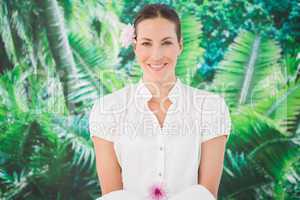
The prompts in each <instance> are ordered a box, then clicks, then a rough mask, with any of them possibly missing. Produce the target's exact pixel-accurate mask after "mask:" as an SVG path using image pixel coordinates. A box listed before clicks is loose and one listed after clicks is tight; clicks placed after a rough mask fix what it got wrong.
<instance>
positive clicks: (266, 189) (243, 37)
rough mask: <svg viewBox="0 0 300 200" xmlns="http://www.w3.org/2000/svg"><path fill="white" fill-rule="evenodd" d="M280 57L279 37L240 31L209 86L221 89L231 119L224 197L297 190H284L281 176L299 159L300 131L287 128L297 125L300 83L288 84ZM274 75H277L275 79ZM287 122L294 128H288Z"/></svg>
mask: <svg viewBox="0 0 300 200" xmlns="http://www.w3.org/2000/svg"><path fill="white" fill-rule="evenodd" d="M279 59H280V48H279V47H278V45H277V44H276V43H275V42H273V41H271V40H268V39H267V38H261V36H260V35H259V34H256V35H255V34H252V33H250V32H246V31H242V32H241V33H240V34H239V35H238V37H237V38H236V39H235V42H234V43H233V44H231V45H230V47H229V49H228V52H227V53H226V54H225V58H224V60H223V61H222V62H221V63H220V68H219V69H218V71H217V73H216V75H215V78H214V80H213V83H212V85H211V86H210V89H211V90H212V91H217V92H223V94H222V95H223V96H224V97H225V98H226V100H227V102H228V104H229V105H230V107H231V116H232V121H233V126H232V127H233V128H232V133H231V136H230V139H229V142H228V150H227V152H226V159H225V167H224V174H223V178H222V184H221V185H222V186H223V187H221V196H222V197H224V198H225V199H227V198H228V199H265V198H275V199H284V198H286V197H288V195H290V196H291V195H293V194H288V193H287V191H285V189H284V187H283V182H286V181H287V180H288V179H287V178H288V177H295V174H293V172H295V166H294V165H295V164H296V163H299V157H298V156H297V155H299V151H300V145H299V141H298V140H299V136H297V135H296V133H295V132H294V133H292V132H289V130H292V131H294V130H295V126H299V122H298V120H295V116H297V115H298V113H299V112H300V104H299V102H300V101H299V99H300V96H299V94H300V93H299V83H294V84H291V85H290V86H287V87H286V86H285V85H286V80H284V76H283V74H282V71H281V69H280V64H279ZM274 75H276V78H277V79H272V77H274ZM270 77H271V78H270ZM266 81H269V82H267V83H265V82H266ZM265 85H267V87H265ZM270 85H273V87H270ZM266 89H268V90H269V91H268V90H266ZM264 95H267V98H266V97H265V96H264ZM235 102H238V103H235ZM286 105H289V106H287V107H286ZM285 113H286V114H285ZM285 124H289V125H292V126H293V127H294V128H291V129H286V128H285V126H284V125H285ZM297 141H298V142H297ZM294 192H295V191H294Z"/></svg>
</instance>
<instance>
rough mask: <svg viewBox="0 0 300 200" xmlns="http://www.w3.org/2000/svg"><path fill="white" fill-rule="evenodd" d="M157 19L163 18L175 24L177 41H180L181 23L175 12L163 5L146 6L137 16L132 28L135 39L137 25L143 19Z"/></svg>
mask: <svg viewBox="0 0 300 200" xmlns="http://www.w3.org/2000/svg"><path fill="white" fill-rule="evenodd" d="M157 17H162V18H165V19H167V20H169V21H171V22H173V23H174V24H175V31H176V35H177V40H178V42H180V39H181V22H180V19H179V17H178V14H177V13H176V11H175V10H174V9H172V8H170V7H169V6H167V5H165V4H147V5H145V6H144V7H143V8H142V9H141V10H140V11H139V12H138V14H137V16H136V18H135V20H134V23H133V26H134V35H135V39H137V38H136V37H137V25H138V23H139V22H141V21H143V20H145V19H154V18H157Z"/></svg>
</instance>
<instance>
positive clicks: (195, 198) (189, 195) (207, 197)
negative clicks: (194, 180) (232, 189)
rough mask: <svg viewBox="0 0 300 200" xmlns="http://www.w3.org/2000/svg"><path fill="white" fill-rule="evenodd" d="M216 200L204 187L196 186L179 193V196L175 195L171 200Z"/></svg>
mask: <svg viewBox="0 0 300 200" xmlns="http://www.w3.org/2000/svg"><path fill="white" fill-rule="evenodd" d="M186 199H189V200H200V199H201V200H216V198H215V197H214V196H213V194H212V193H211V192H210V191H209V190H208V189H207V188H205V187H204V186H203V185H200V184H196V185H192V186H190V187H188V188H186V189H184V190H183V191H181V192H179V193H178V194H175V196H173V197H172V198H170V199H169V200H186Z"/></svg>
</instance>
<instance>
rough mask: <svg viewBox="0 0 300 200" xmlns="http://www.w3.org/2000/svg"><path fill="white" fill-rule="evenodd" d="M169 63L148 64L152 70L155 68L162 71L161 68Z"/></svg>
mask: <svg viewBox="0 0 300 200" xmlns="http://www.w3.org/2000/svg"><path fill="white" fill-rule="evenodd" d="M167 64H168V63H165V64H163V65H150V64H148V66H149V67H150V68H151V69H152V70H154V71H160V70H162V69H163V68H164V67H165V66H166V65H167Z"/></svg>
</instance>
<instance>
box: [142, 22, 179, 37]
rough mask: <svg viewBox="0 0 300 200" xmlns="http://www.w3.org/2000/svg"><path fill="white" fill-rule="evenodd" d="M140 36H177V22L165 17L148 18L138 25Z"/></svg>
mask: <svg viewBox="0 0 300 200" xmlns="http://www.w3.org/2000/svg"><path fill="white" fill-rule="evenodd" d="M137 31H138V36H139V37H140V38H141V37H146V38H150V39H151V38H152V39H160V38H164V37H168V36H170V37H173V38H175V37H176V32H175V31H176V29H175V24H174V23H173V22H172V21H170V20H167V19H165V18H154V19H146V20H143V21H141V22H140V23H138V25H137Z"/></svg>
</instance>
